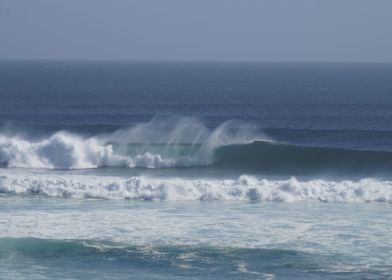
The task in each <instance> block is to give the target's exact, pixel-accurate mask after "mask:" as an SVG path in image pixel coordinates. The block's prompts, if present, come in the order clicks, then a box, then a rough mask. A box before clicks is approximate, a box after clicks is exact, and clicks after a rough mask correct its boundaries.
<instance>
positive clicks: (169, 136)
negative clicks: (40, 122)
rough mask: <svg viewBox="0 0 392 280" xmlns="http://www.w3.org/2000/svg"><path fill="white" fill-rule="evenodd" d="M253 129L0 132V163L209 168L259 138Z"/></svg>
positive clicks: (177, 121)
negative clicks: (226, 150)
mask: <svg viewBox="0 0 392 280" xmlns="http://www.w3.org/2000/svg"><path fill="white" fill-rule="evenodd" d="M261 137H262V135H261V133H260V130H257V129H256V127H254V126H252V125H249V124H246V123H243V122H238V121H228V122H225V123H223V124H221V125H220V126H218V127H217V128H215V129H209V128H207V127H206V126H205V125H204V124H203V123H202V122H200V121H199V120H197V119H195V118H174V117H173V118H165V119H155V118H154V119H152V120H151V121H150V122H147V123H141V124H138V125H135V126H132V127H128V128H123V129H119V130H117V131H115V132H113V133H107V134H99V135H95V136H89V137H86V136H82V135H79V134H75V133H70V132H67V131H58V132H56V133H53V134H51V135H48V136H45V137H41V138H38V139H37V138H32V137H29V136H26V134H24V135H23V134H20V133H10V132H8V131H4V130H3V131H1V132H0V162H3V163H5V164H6V165H7V166H9V167H24V168H48V169H82V168H97V167H101V166H126V167H147V168H160V167H173V166H195V165H199V166H200V165H208V164H210V163H211V162H212V161H213V157H212V155H213V150H215V149H216V148H218V147H220V146H224V145H230V144H240V143H249V142H252V141H254V140H256V139H259V138H261Z"/></svg>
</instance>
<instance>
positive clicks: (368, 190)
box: [0, 173, 392, 203]
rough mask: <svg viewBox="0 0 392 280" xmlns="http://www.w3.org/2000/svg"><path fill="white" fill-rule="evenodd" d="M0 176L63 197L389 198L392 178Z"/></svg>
mask: <svg viewBox="0 0 392 280" xmlns="http://www.w3.org/2000/svg"><path fill="white" fill-rule="evenodd" d="M5 174H6V175H3V176H0V193H3V194H13V195H42V196H47V197H59V198H78V199H84V198H96V199H133V200H180V201H181V200H239V201H281V202H294V201H303V200H318V201H323V202H389V203H392V181H379V180H375V179H361V180H357V181H355V180H342V181H327V180H321V179H317V180H308V181H301V180H298V179H296V178H295V177H292V178H290V179H286V180H268V179H262V178H258V177H255V176H250V175H242V176H240V177H239V178H238V179H226V180H221V179H185V178H153V177H144V176H134V177H129V178H122V177H109V176H92V175H66V176H64V175H54V174H53V175H52V174H50V175H39V174H31V175H21V174H14V175H9V174H7V173H5Z"/></svg>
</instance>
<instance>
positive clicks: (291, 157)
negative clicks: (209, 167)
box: [213, 141, 392, 172]
mask: <svg viewBox="0 0 392 280" xmlns="http://www.w3.org/2000/svg"><path fill="white" fill-rule="evenodd" d="M213 165H214V166H217V167H225V168H240V169H241V168H242V169H253V170H266V171H288V172H306V171H307V172H316V171H323V170H324V171H332V170H336V171H356V172H363V171H380V172H381V171H388V170H389V169H390V168H392V152H387V151H366V150H350V149H341V148H326V147H309V146H299V145H291V144H284V143H274V142H261V141H255V142H253V143H249V144H235V145H227V146H223V147H219V148H217V149H216V151H215V152H214V163H213Z"/></svg>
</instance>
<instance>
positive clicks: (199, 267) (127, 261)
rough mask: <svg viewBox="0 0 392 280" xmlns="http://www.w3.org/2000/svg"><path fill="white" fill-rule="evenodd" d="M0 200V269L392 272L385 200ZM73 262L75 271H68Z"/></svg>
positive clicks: (276, 275)
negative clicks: (23, 266)
mask: <svg viewBox="0 0 392 280" xmlns="http://www.w3.org/2000/svg"><path fill="white" fill-rule="evenodd" d="M0 202H1V203H0V205H1V206H0V210H1V213H2V215H0V229H1V231H0V268H1V269H0V271H1V272H0V276H1V277H3V278H4V277H5V278H7V276H11V275H12V274H11V271H13V270H12V268H13V267H15V266H18V262H22V261H23V262H24V263H26V262H28V263H29V264H30V265H31V266H30V268H31V269H30V270H29V273H28V274H25V275H24V274H23V272H24V270H23V268H22V269H18V272H17V273H19V274H18V275H17V276H18V278H21V279H23V278H25V279H28V277H31V278H30V279H45V278H44V277H43V275H45V277H48V278H50V277H58V278H63V279H66V278H68V279H69V278H73V277H76V279H77V278H79V277H83V278H91V279H94V278H96V277H98V276H99V278H104V277H115V278H118V279H129V278H131V279H140V277H141V278H142V277H145V279H155V277H157V278H158V275H159V277H162V278H163V279H172V277H173V275H180V276H181V275H182V276H184V277H185V276H187V277H191V278H199V277H201V275H203V277H201V278H203V279H205V278H209V279H215V278H214V275H215V274H214V273H212V272H213V271H214V270H216V271H219V276H220V277H225V278H233V279H244V278H249V277H250V278H252V277H253V278H255V279H257V278H258V279H260V277H261V279H282V278H283V279H293V278H294V279H296V278H297V279H303V278H308V279H313V278H314V277H319V276H322V277H324V278H330V279H336V278H339V277H342V276H345V277H346V278H352V279H358V278H361V277H364V278H366V277H373V278H376V279H377V278H379V279H381V278H385V277H387V276H388V275H390V273H392V266H391V263H392V254H391V252H392V242H391V241H392V239H391V234H390V230H391V228H392V222H391V221H392V212H391V211H390V205H389V204H385V203H370V204H369V203H321V202H315V201H310V202H309V201H301V202H294V203H278V202H264V203H255V202H243V201H134V200H131V201H127V200H122V201H118V200H101V199H87V200H86V199H82V200H80V199H58V198H45V197H37V196H33V197H31V196H13V197H9V196H7V195H2V196H1V198H0ZM78 262H91V264H90V265H92V266H96V267H95V269H96V270H91V269H90V266H88V265H87V266H86V264H84V265H79V266H78V265H77V264H78ZM100 264H101V265H102V267H100ZM162 267H166V268H167V270H165V271H162ZM62 269H63V270H64V271H63V273H65V274H63V275H62V274H61V270H62ZM72 269H76V270H78V271H79V272H78V273H79V274H72V273H71V274H69V273H70V272H66V271H67V270H72ZM51 270H53V271H51ZM94 271H95V272H94ZM44 272H45V273H44ZM97 272H99V274H98V276H97V274H95V273H97ZM15 273H16V272H15ZM67 273H68V274H67ZM130 273H131V275H130ZM155 273H156V274H155ZM67 275H68V277H66V276H67ZM75 275H78V276H75ZM94 275H95V276H94ZM40 277H43V278H40ZM215 277H216V275H215ZM268 277H270V278H268ZM271 277H272V278H271ZM160 279H161V278H160Z"/></svg>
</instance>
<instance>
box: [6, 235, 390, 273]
mask: <svg viewBox="0 0 392 280" xmlns="http://www.w3.org/2000/svg"><path fill="white" fill-rule="evenodd" d="M347 261H348V260H347V259H346V258H345V257H344V256H340V255H328V254H316V253H306V252H301V251H296V250H284V249H262V248H254V249H249V248H224V247H211V246H129V245H125V244H115V243H109V242H100V241H92V240H50V239H35V238H1V239H0V276H4V277H7V276H11V274H13V273H15V274H14V275H17V274H18V273H19V274H20V275H22V274H23V273H25V272H26V271H25V270H26V269H27V268H26V267H24V265H25V264H29V266H28V270H29V273H28V274H27V275H30V276H32V278H30V279H34V277H36V279H38V278H39V277H42V278H40V279H54V278H56V279H69V278H77V279H81V278H83V279H97V278H99V279H104V278H111V279H114V278H115V279H173V277H174V278H180V279H188V278H191V279H274V278H275V277H278V278H279V279H314V278H320V277H321V278H323V279H336V278H339V277H344V278H345V279H357V277H362V278H363V277H364V278H367V277H383V276H386V275H385V274H383V272H382V271H383V270H382V268H379V269H380V270H379V271H377V270H366V269H364V271H357V270H352V271H351V270H350V269H349V268H346V269H344V266H345V265H346V262H347ZM10 268H14V269H17V271H13V272H11V271H12V270H11V269H10ZM1 271H3V272H1ZM4 271H8V272H7V273H8V274H4ZM2 274H3V275H2ZM19 279H22V278H19Z"/></svg>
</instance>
